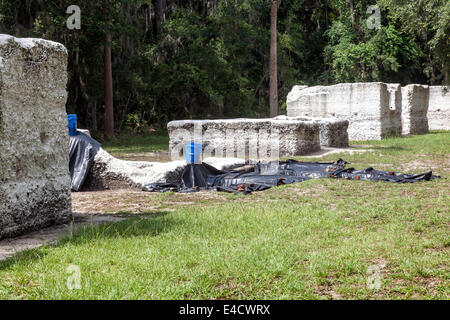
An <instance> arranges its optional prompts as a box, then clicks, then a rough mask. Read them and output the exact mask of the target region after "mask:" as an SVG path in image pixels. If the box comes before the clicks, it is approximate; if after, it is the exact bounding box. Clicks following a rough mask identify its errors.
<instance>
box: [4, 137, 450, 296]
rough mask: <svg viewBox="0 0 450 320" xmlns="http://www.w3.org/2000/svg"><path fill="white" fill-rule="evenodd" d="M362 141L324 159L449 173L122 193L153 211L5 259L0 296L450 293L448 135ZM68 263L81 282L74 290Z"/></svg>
mask: <svg viewBox="0 0 450 320" xmlns="http://www.w3.org/2000/svg"><path fill="white" fill-rule="evenodd" d="M364 144H367V145H369V144H370V145H371V146H372V147H373V150H372V151H370V152H366V153H361V154H352V155H349V154H338V155H336V154H334V155H329V156H326V157H325V158H323V159H319V160H320V161H322V160H335V159H336V158H338V157H343V158H344V159H345V160H347V161H350V162H351V163H352V164H351V165H353V166H355V167H356V168H357V169H360V168H364V167H367V166H373V167H375V168H380V169H384V170H401V171H406V172H423V171H427V170H428V169H433V171H435V173H436V174H440V175H441V176H442V177H443V178H442V179H438V180H434V181H428V182H419V183H414V184H393V183H384V182H368V181H347V180H331V179H321V180H310V181H306V182H302V183H297V184H292V185H285V186H281V187H276V188H272V189H270V190H267V191H264V192H259V193H254V194H252V195H250V196H241V195H237V196H236V195H232V194H223V193H195V194H175V193H166V194H153V193H148V194H140V193H139V194H138V195H139V197H138V196H137V195H136V193H135V194H134V196H132V195H130V196H129V197H127V196H125V195H123V196H121V198H120V199H118V201H122V202H123V203H131V204H136V203H137V202H140V203H144V202H145V203H147V204H149V207H150V208H152V209H149V210H148V211H147V212H144V213H143V214H140V215H136V217H134V218H130V219H128V220H125V221H122V222H118V223H109V224H105V225H102V226H100V227H86V228H84V229H81V230H79V231H78V232H75V233H74V234H73V236H72V237H71V238H65V239H63V240H62V241H60V243H59V244H57V245H50V246H45V247H41V248H39V249H33V250H28V251H25V252H22V253H19V254H17V255H16V256H14V257H13V258H11V259H9V260H6V261H3V262H0V298H3V299H11V298H12V299H55V298H56V299H78V298H84V299H99V298H101V299H140V298H143V299H202V298H204V299H420V298H424V299H448V295H449V291H450V290H449V287H450V286H449V275H450V274H449V247H450V235H449V226H450V219H449V217H450V216H449V212H450V194H449V190H450V188H449V187H450V183H449V177H450V155H449V150H450V132H433V133H430V134H427V135H421V136H414V137H410V138H393V139H387V140H383V141H376V142H373V141H371V142H364ZM136 148H138V147H137V146H136ZM133 197H134V198H133ZM120 212H121V213H124V211H123V210H120ZM125 212H126V210H125ZM130 213H132V211H130ZM69 265H76V266H79V268H80V270H81V289H79V290H69V289H68V288H67V286H66V282H67V278H68V277H69V274H68V273H67V268H68V266H69ZM374 268H375V269H377V270H378V271H379V280H380V286H379V287H376V288H373V287H370V286H368V282H369V284H370V283H371V282H370V281H368V280H370V279H371V278H370V277H373V274H372V273H371V272H370V271H369V272H368V270H373V269H374Z"/></svg>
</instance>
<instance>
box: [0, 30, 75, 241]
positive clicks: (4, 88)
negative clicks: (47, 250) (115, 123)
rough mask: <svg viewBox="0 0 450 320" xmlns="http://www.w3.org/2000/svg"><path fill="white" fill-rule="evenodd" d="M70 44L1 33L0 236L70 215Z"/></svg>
mask: <svg viewBox="0 0 450 320" xmlns="http://www.w3.org/2000/svg"><path fill="white" fill-rule="evenodd" d="M66 66H67V50H66V48H65V47H64V46H63V45H61V44H59V43H55V42H51V41H45V40H42V39H18V38H14V37H11V36H8V35H0V238H4V237H11V236H15V235H18V234H21V233H24V232H27V231H31V230H34V229H38V228H42V227H46V226H49V225H51V224H54V223H62V222H66V221H69V220H70V219H71V216H72V213H71V200H70V185H71V181H70V174H69V167H68V164H69V152H68V146H69V137H68V131H67V120H66V112H65V103H66V98H67V92H66V83H67V72H66Z"/></svg>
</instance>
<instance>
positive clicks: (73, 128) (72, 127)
mask: <svg viewBox="0 0 450 320" xmlns="http://www.w3.org/2000/svg"><path fill="white" fill-rule="evenodd" d="M67 121H68V123H69V124H68V125H67V126H68V127H69V136H76V135H77V134H78V132H77V115H76V114H68V115H67Z"/></svg>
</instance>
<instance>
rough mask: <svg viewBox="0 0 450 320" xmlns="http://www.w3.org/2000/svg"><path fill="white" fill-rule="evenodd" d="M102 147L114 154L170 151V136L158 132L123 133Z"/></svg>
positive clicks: (104, 143)
mask: <svg viewBox="0 0 450 320" xmlns="http://www.w3.org/2000/svg"><path fill="white" fill-rule="evenodd" d="M102 147H103V148H104V149H105V150H106V151H108V152H109V153H111V154H112V155H114V156H120V155H123V154H126V153H142V152H155V151H168V150H169V136H167V135H163V134H158V133H154V134H153V133H152V134H148V133H147V134H142V135H131V134H123V135H120V136H119V137H117V138H116V139H114V140H109V141H105V142H103V143H102Z"/></svg>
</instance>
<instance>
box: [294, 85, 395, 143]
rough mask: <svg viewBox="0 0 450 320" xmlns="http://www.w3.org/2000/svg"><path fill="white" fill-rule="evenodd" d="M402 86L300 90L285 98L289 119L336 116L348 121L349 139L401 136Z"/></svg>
mask: <svg viewBox="0 0 450 320" xmlns="http://www.w3.org/2000/svg"><path fill="white" fill-rule="evenodd" d="M401 114H402V105H401V87H400V85H399V84H389V85H388V84H386V83H382V82H370V83H341V84H336V85H332V86H315V87H307V88H303V87H302V86H296V87H294V88H293V92H292V91H291V93H289V95H288V99H287V115H288V116H290V117H297V116H306V117H322V118H328V117H336V118H340V119H347V120H348V121H349V127H348V135H349V139H350V140H380V139H382V138H384V137H388V136H392V135H400V134H401V130H402V124H401Z"/></svg>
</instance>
